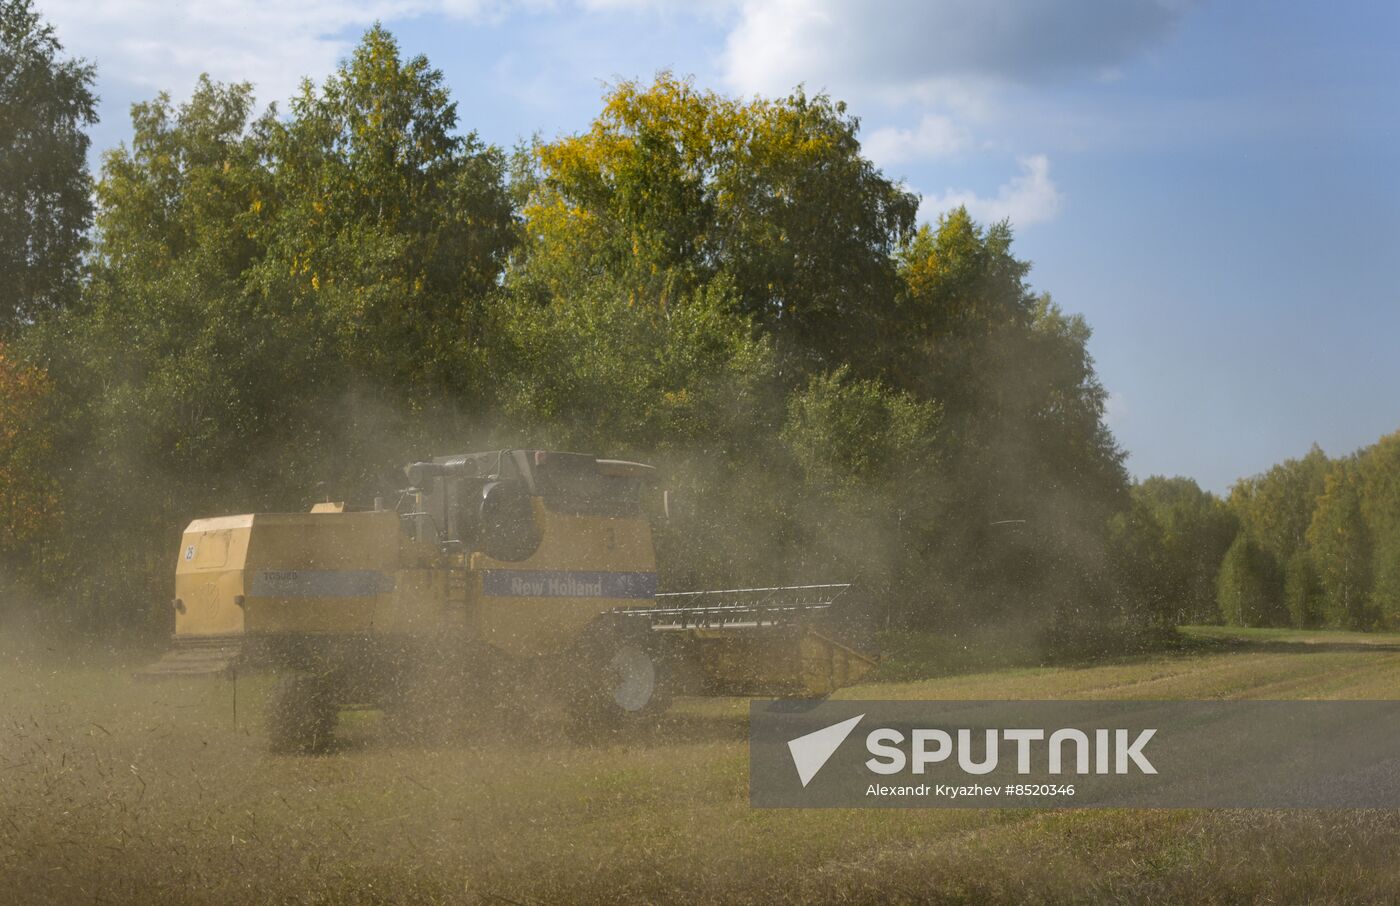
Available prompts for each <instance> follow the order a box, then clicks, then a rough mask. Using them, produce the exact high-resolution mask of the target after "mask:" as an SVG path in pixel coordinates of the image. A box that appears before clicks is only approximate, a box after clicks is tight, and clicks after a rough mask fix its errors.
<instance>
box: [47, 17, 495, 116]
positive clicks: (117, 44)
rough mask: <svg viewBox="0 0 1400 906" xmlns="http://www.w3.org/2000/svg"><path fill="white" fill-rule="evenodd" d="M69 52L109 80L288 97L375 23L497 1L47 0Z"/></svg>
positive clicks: (325, 69)
mask: <svg viewBox="0 0 1400 906" xmlns="http://www.w3.org/2000/svg"><path fill="white" fill-rule="evenodd" d="M38 6H39V10H40V12H41V13H42V14H43V15H44V17H45V18H47V19H48V20H49V21H50V22H52V23H53V25H54V27H55V28H56V29H57V31H58V34H59V37H60V39H61V40H62V41H63V43H64V46H65V48H66V49H67V51H68V52H69V53H72V54H74V55H76V56H82V57H86V58H88V59H89V60H92V61H93V62H96V63H97V64H98V71H99V74H100V76H101V77H103V78H104V79H105V78H109V77H110V78H115V79H117V80H119V81H120V82H124V83H126V84H129V85H134V86H136V87H138V88H141V89H146V90H149V91H151V93H154V92H155V91H156V90H170V91H172V93H174V94H176V95H177V96H178V95H181V94H183V93H185V92H187V91H188V90H189V89H190V88H191V87H193V85H194V82H195V79H196V78H197V77H198V76H199V74H200V73H203V72H207V73H209V75H210V76H212V77H213V78H215V79H217V80H220V81H225V82H237V81H243V80H252V81H253V82H254V84H255V87H256V89H257V95H258V97H259V99H260V100H262V101H271V100H276V99H282V98H286V97H289V96H290V95H291V94H293V93H294V92H295V90H296V87H297V85H298V84H299V83H300V81H301V79H302V78H303V77H304V76H307V75H313V76H315V77H317V78H320V77H323V76H324V75H325V74H326V73H329V72H330V71H331V70H333V69H334V68H335V65H336V63H337V61H339V60H340V59H341V58H342V57H344V56H345V54H346V53H348V52H349V50H350V48H351V47H352V46H353V44H354V42H355V40H357V39H358V38H359V32H360V31H361V30H363V29H365V28H368V27H369V26H370V25H372V24H373V23H374V22H375V21H377V20H383V21H386V22H387V21H389V20H392V19H401V18H405V17H413V16H419V15H423V14H425V13H439V14H442V15H446V16H450V17H453V18H462V19H471V20H489V19H494V18H497V17H499V16H500V15H502V14H503V9H504V7H503V6H502V4H501V3H500V2H499V0H362V2H357V0H310V2H300V0H227V2H217V3H216V2H210V0H190V2H184V3H169V2H159V0H123V2H104V0H39V3H38Z"/></svg>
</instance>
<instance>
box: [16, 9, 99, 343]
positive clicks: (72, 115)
mask: <svg viewBox="0 0 1400 906" xmlns="http://www.w3.org/2000/svg"><path fill="white" fill-rule="evenodd" d="M62 52H63V45H62V44H60V43H59V41H58V38H57V37H56V36H55V34H54V30H53V27H52V26H51V25H48V24H47V23H45V22H44V21H43V20H42V19H41V18H40V16H39V13H38V12H37V11H36V10H35V9H34V5H33V2H32V0H0V210H3V211H4V212H5V214H4V217H3V218H0V339H4V338H5V337H7V336H9V337H13V336H14V335H15V333H16V332H17V331H18V330H19V328H20V327H22V326H24V325H25V324H27V323H29V322H31V321H32V320H33V319H35V318H37V317H39V316H41V315H43V314H45V313H47V312H51V311H55V310H58V309H61V308H63V307H64V306H65V305H67V304H69V303H70V302H71V301H72V300H73V296H74V293H75V292H76V291H77V286H78V272H79V265H80V257H81V255H82V253H83V251H84V249H85V248H86V238H85V232H86V230H87V228H88V226H89V225H90V224H91V222H92V201H91V188H92V187H91V180H90V179H89V176H88V170H87V151H88V141H89V140H88V136H87V133H86V132H84V131H83V130H84V129H85V128H86V127H88V126H91V125H92V124H93V123H95V122H97V109H96V103H97V101H96V98H95V97H94V96H93V94H92V83H93V79H94V78H95V70H94V69H93V67H92V66H91V65H89V64H88V63H86V62H85V61H83V60H76V59H65V58H63V57H62V56H61V54H62Z"/></svg>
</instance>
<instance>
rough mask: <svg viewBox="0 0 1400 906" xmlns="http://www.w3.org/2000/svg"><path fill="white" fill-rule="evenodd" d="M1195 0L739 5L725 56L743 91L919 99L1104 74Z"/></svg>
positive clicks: (783, 0)
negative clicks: (799, 89) (804, 89)
mask: <svg viewBox="0 0 1400 906" xmlns="http://www.w3.org/2000/svg"><path fill="white" fill-rule="evenodd" d="M1188 3H1189V0H1114V2H1112V3H1104V2H1101V0H1061V2H1058V3H1047V2H1044V0H1002V2H998V3H987V2H985V0H867V2H863V3H851V2H848V0H743V4H742V7H741V10H740V16H739V22H738V24H737V25H736V26H735V27H734V29H733V30H732V31H731V32H730V34H729V38H728V42H727V45H726V48H725V52H724V70H725V77H726V79H727V81H728V82H729V83H730V85H731V86H732V87H734V88H736V89H738V90H740V91H743V92H746V93H761V94H782V93H786V92H787V91H789V90H791V88H792V87H793V86H794V85H796V84H798V83H804V84H807V85H809V86H811V87H814V88H818V89H826V90H830V91H831V92H833V93H835V94H839V95H840V96H842V97H847V98H850V97H853V96H858V95H861V94H864V93H866V92H876V93H884V94H886V95H892V96H899V97H904V98H910V99H917V98H920V97H922V96H924V95H927V94H928V93H929V92H935V93H941V92H943V91H946V90H947V87H948V84H949V82H950V80H956V81H957V82H961V83H962V84H963V85H966V84H970V83H975V82H977V81H987V82H1003V81H1019V82H1028V83H1029V82H1036V81H1039V80H1042V79H1044V78H1046V77H1053V76H1056V75H1060V74H1064V73H1071V72H1089V73H1094V72H1099V71H1102V70H1104V69H1105V68H1108V67H1112V66H1115V65H1117V64H1120V63H1122V62H1124V61H1126V60H1128V59H1130V58H1132V57H1133V56H1135V55H1137V54H1138V53H1140V52H1141V51H1143V50H1144V49H1146V48H1147V47H1150V46H1151V45H1152V44H1154V43H1156V42H1157V41H1159V40H1161V39H1162V38H1163V37H1164V36H1165V35H1166V34H1168V33H1169V32H1170V30H1171V28H1172V27H1173V26H1174V25H1175V23H1176V20H1177V19H1178V18H1179V17H1180V16H1181V14H1182V13H1183V11H1184V10H1185V8H1186V6H1187V5H1188Z"/></svg>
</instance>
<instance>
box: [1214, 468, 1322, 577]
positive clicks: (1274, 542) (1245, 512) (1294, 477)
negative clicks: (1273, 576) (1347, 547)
mask: <svg viewBox="0 0 1400 906" xmlns="http://www.w3.org/2000/svg"><path fill="white" fill-rule="evenodd" d="M1330 465H1331V464H1330V463H1329V461H1328V459H1327V455H1326V454H1325V453H1323V452H1322V450H1321V449H1320V448H1319V447H1318V446H1317V445H1316V444H1314V445H1313V446H1312V449H1310V450H1309V451H1308V453H1307V455H1306V456H1304V457H1303V458H1302V459H1289V460H1285V461H1284V462H1282V463H1280V464H1279V465H1276V466H1274V467H1273V468H1271V469H1269V470H1268V471H1267V472H1265V473H1264V474H1263V475H1256V476H1254V477H1253V478H1244V479H1241V480H1240V481H1238V482H1236V483H1235V485H1234V487H1232V488H1231V489H1230V509H1231V510H1232V511H1233V512H1234V513H1235V515H1236V516H1238V517H1239V519H1240V522H1241V523H1242V524H1243V525H1244V528H1245V531H1247V532H1249V534H1250V537H1252V538H1253V539H1254V540H1255V541H1257V542H1258V543H1259V544H1261V545H1262V546H1263V547H1264V549H1265V550H1267V551H1268V552H1269V553H1270V554H1272V555H1273V556H1274V558H1275V559H1276V560H1277V561H1278V562H1279V563H1287V562H1288V560H1289V559H1290V558H1291V557H1292V556H1293V554H1294V553H1295V552H1296V551H1297V550H1299V549H1300V548H1302V547H1304V546H1305V545H1306V544H1307V531H1308V525H1309V523H1311V522H1312V518H1313V511H1314V510H1315V509H1316V507H1317V499H1318V497H1320V496H1321V495H1322V491H1323V482H1324V480H1325V479H1326V475H1327V472H1328V469H1329V468H1330Z"/></svg>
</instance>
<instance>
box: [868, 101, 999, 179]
mask: <svg viewBox="0 0 1400 906" xmlns="http://www.w3.org/2000/svg"><path fill="white" fill-rule="evenodd" d="M971 144H972V135H971V133H969V132H968V130H967V128H966V127H965V126H962V125H959V124H958V123H956V122H954V121H953V120H952V119H951V118H949V117H946V116H943V115H942V114H938V113H928V114H925V115H924V117H923V119H922V120H920V121H919V125H918V126H916V127H915V128H913V129H897V128H893V127H888V126H887V127H885V128H883V129H876V130H875V131H874V132H871V133H870V134H869V135H868V136H866V137H865V139H864V140H863V141H862V142H861V147H862V148H863V149H864V150H865V153H866V156H868V157H869V158H870V159H871V160H873V161H874V162H875V163H876V164H878V165H879V166H880V167H882V168H887V167H889V166H891V165H893V164H897V163H901V162H903V161H907V160H919V159H927V158H931V157H949V156H951V155H954V154H957V153H959V152H961V151H964V150H966V149H967V148H968V147H969V146H970V145H971Z"/></svg>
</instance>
